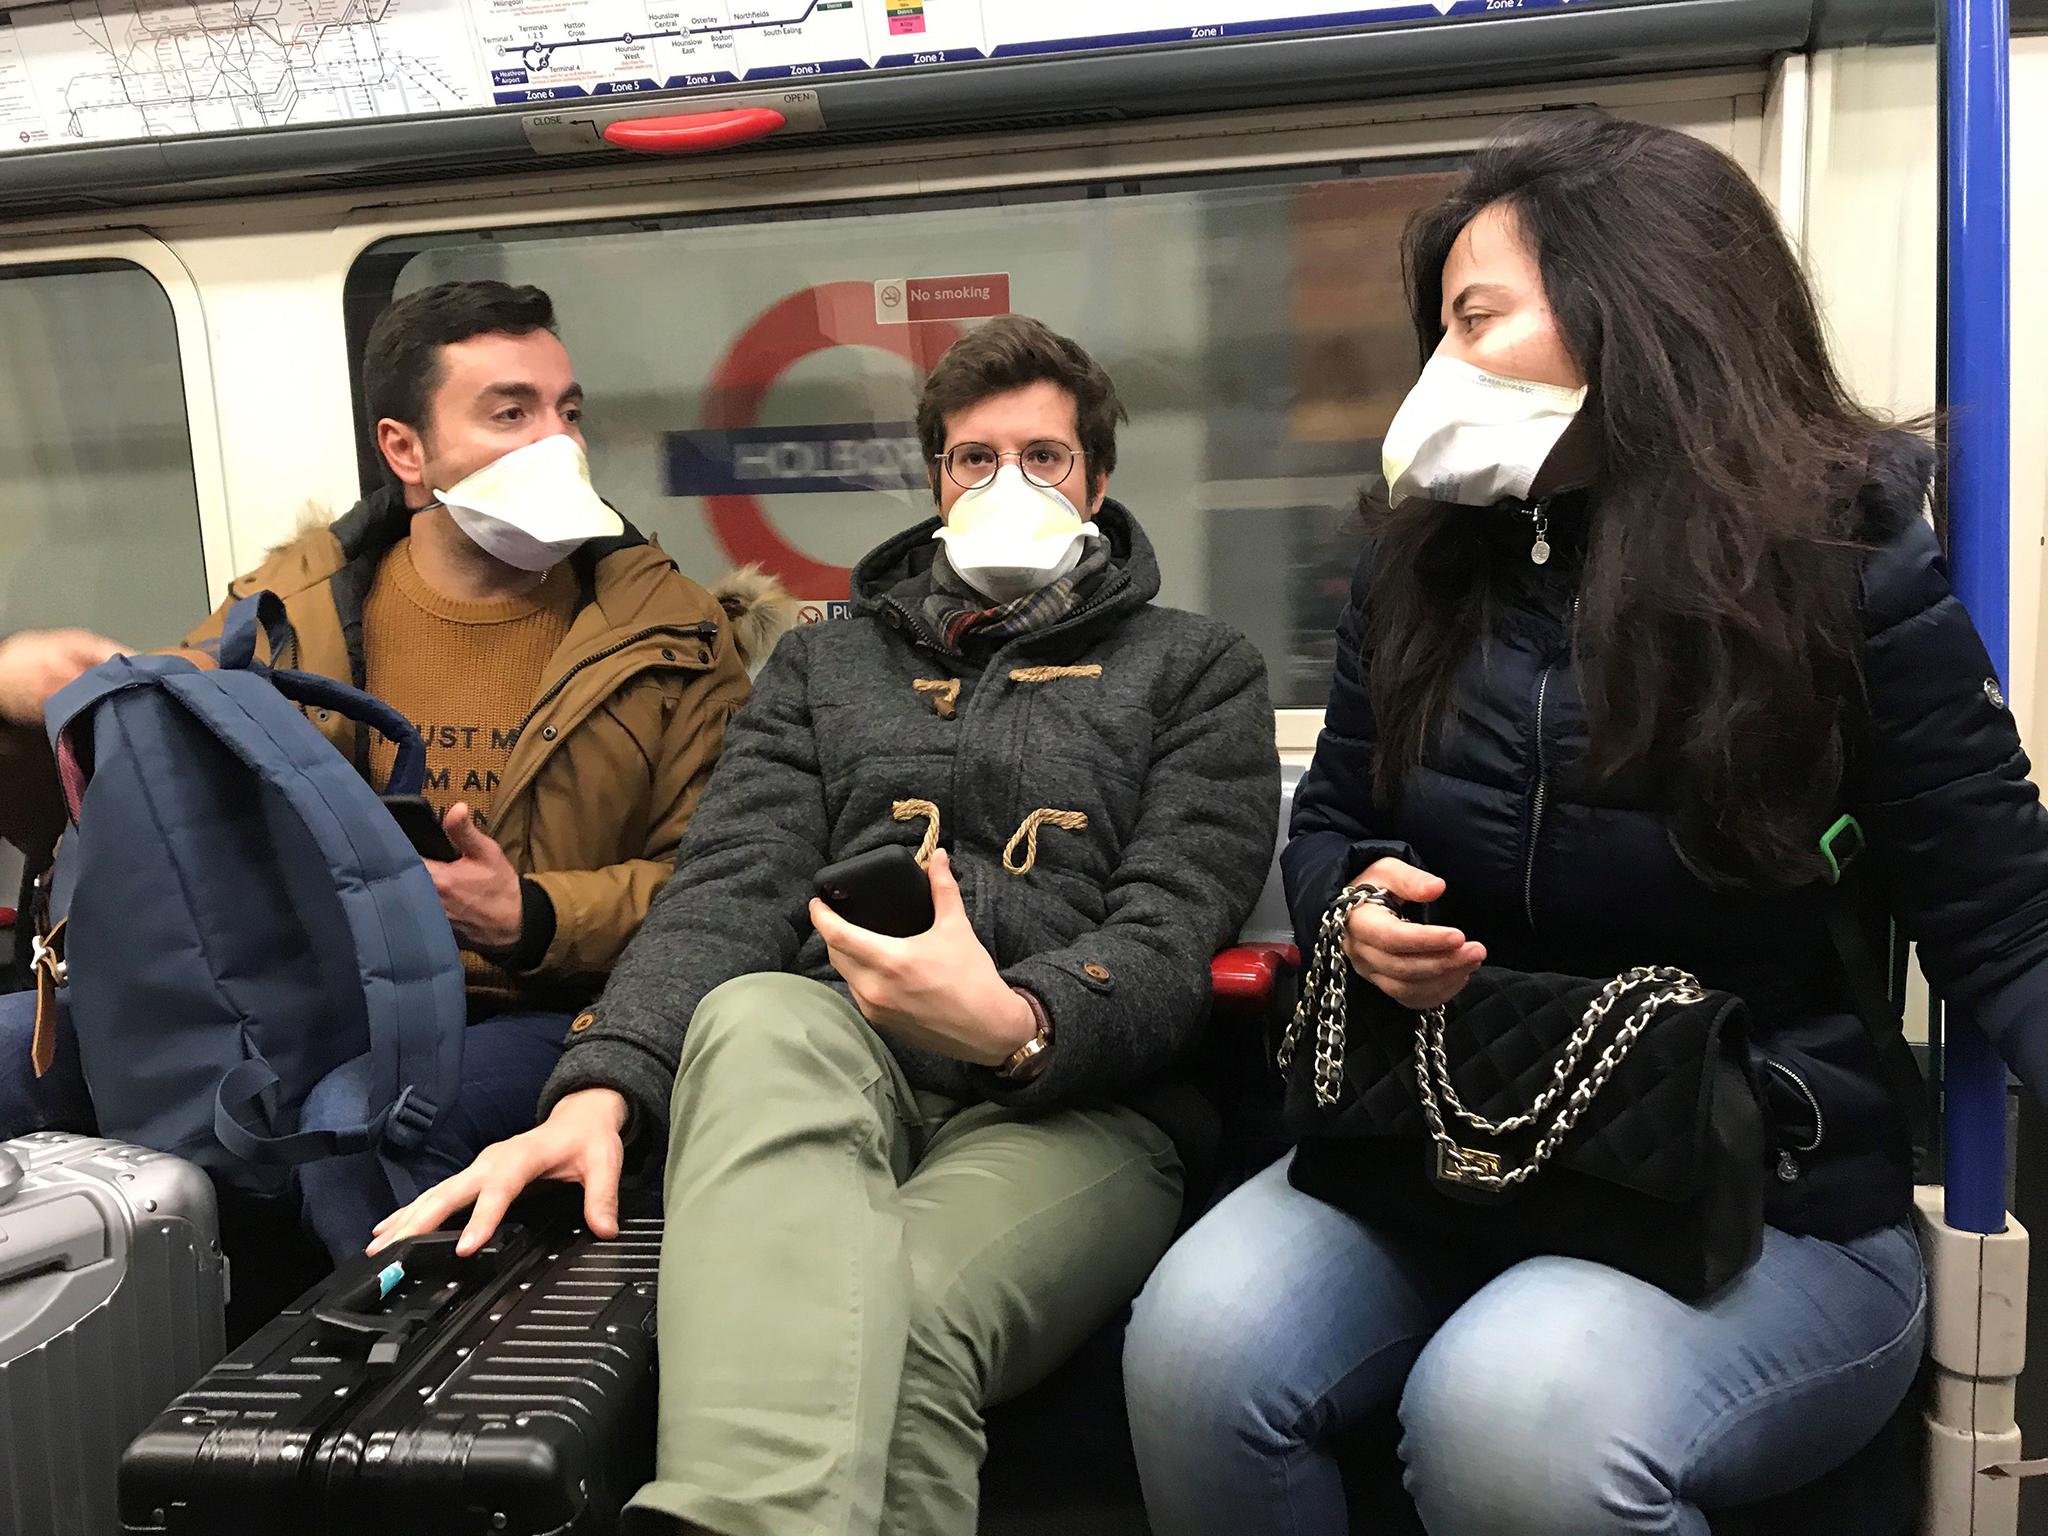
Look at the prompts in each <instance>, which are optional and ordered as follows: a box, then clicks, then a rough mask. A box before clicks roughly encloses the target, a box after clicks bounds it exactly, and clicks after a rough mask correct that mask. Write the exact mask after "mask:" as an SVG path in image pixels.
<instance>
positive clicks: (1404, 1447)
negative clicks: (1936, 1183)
mask: <svg viewBox="0 0 2048 1536" xmlns="http://www.w3.org/2000/svg"><path fill="white" fill-rule="evenodd" d="M1926 1305H1927V1304H1926V1285H1925V1281H1924V1277H1923V1275H1922V1271H1921V1264H1920V1253H1919V1249H1918V1247H1917V1245H1916V1244H1915V1243H1914V1241H1913V1237H1912V1234H1911V1232H1910V1231H1908V1230H1907V1229H1906V1228H1905V1227H1903V1226H1900V1227H1890V1228H1883V1229H1880V1230H1878V1231H1875V1232H1871V1233H1868V1234H1866V1235H1865V1236H1863V1237H1860V1238H1857V1239H1856V1240H1855V1241H1853V1242H1848V1243H1829V1242H1823V1241H1821V1240H1820V1239H1818V1238H1810V1237H1794V1236H1791V1235H1790V1234H1787V1233H1784V1232H1779V1231H1777V1230H1775V1229H1766V1231H1765V1234H1764V1248H1763V1255H1762V1257H1761V1258H1759V1259H1758V1261H1757V1262H1756V1264H1755V1265H1754V1266H1753V1267H1751V1268H1750V1269H1749V1270H1747V1271H1745V1272H1744V1273H1743V1274H1742V1275H1741V1276H1740V1277H1739V1278H1737V1279H1736V1280H1734V1281H1733V1282H1731V1283H1730V1284H1729V1285H1727V1286H1726V1287H1724V1288H1723V1289H1722V1290H1721V1291H1720V1292H1718V1293H1717V1294H1716V1295H1714V1296H1712V1297H1709V1298H1708V1299H1707V1300H1705V1301H1702V1302H1697V1303H1692V1302H1684V1301H1679V1300H1677V1299H1676V1298H1674V1297H1672V1296H1670V1295H1668V1294H1666V1293H1665V1292H1663V1291H1661V1290H1658V1289H1657V1288H1656V1287H1654V1286H1651V1285H1647V1284H1645V1283H1644V1282H1642V1281H1640V1280H1635V1279H1632V1278H1630V1277H1629V1276H1627V1275H1624V1274H1622V1273H1621V1272H1620V1271H1618V1270H1614V1269H1609V1268H1607V1267H1605V1266H1604V1265H1599V1264H1590V1263H1586V1262H1583V1261H1580V1260H1576V1259H1559V1258H1543V1259H1531V1260H1528V1261H1526V1262H1524V1263H1521V1264H1517V1265H1515V1266H1514V1267H1513V1268H1511V1269H1509V1270H1508V1271H1506V1273H1504V1274H1491V1273H1480V1274H1474V1273H1472V1272H1471V1271H1469V1270H1467V1271H1464V1272H1460V1271H1459V1270H1458V1269H1457V1267H1456V1266H1454V1265H1452V1264H1450V1263H1448V1262H1447V1261H1446V1260H1445V1258H1444V1256H1443V1255H1442V1254H1441V1253H1437V1252H1432V1251H1431V1250H1430V1249H1429V1248H1428V1247H1427V1246H1425V1245H1419V1244H1414V1243H1409V1242H1406V1241H1398V1240H1395V1239H1393V1238H1391V1237H1388V1236H1384V1235H1382V1234H1379V1233H1376V1232H1374V1231H1373V1230H1372V1229H1371V1228H1369V1227H1367V1226H1366V1225H1364V1224H1363V1223H1361V1222H1359V1221H1357V1220H1355V1219H1353V1218H1352V1217H1350V1216H1347V1215H1345V1214H1344V1213H1343V1212H1341V1211H1339V1210H1337V1209H1336V1208H1335V1207H1333V1206H1329V1205H1326V1204H1324V1203H1323V1202H1321V1201H1319V1200H1315V1199H1312V1198H1311V1197H1310V1196H1308V1195H1304V1194H1302V1193H1301V1192H1300V1191H1298V1190H1296V1189H1295V1188H1294V1187H1293V1186H1292V1185H1290V1184H1289V1183H1288V1182H1287V1166H1286V1160H1285V1159H1282V1160H1281V1161H1280V1162H1279V1163H1276V1164H1275V1165H1273V1166H1272V1167H1271V1168H1268V1169H1267V1170H1266V1171H1265V1172H1264V1173H1262V1174H1260V1175H1258V1177H1256V1178H1254V1179H1253V1180H1251V1182H1249V1183H1248V1184H1246V1185H1244V1186H1243V1187H1242V1188H1240V1189H1238V1190H1236V1191H1235V1192H1233V1193H1232V1194H1231V1195H1230V1196H1229V1197H1228V1198H1226V1199H1225V1200H1223V1201H1222V1202H1221V1203H1220V1204H1219V1205H1218V1206H1217V1207H1216V1209H1215V1210H1213V1211H1211V1212H1210V1213H1209V1214H1208V1215H1207V1216H1206V1217H1204V1218H1203V1219H1202V1220H1201V1221H1200V1222H1198V1223H1196V1225H1195V1226H1194V1228H1193V1229H1192V1230H1191V1231H1189V1232H1188V1233H1187V1235H1186V1236H1184V1237H1183V1238H1182V1239H1181V1240H1180V1242H1179V1243H1177V1244H1176V1245H1175V1246H1174V1247H1173V1249H1172V1251H1170V1252H1169V1253H1168V1254H1167V1256H1166V1258H1165V1259H1164V1260H1163V1261H1162V1262H1161V1263H1160V1265H1159V1268H1158V1269H1157V1270H1156V1271H1155V1272H1154V1273H1153V1275H1152V1279H1151V1282H1150V1283H1149V1284H1148V1285H1147V1286H1146V1288H1145V1292H1144V1295H1143V1296H1141V1297H1140V1298H1139V1300H1138V1304H1137V1310H1136V1315H1135V1317H1134V1318H1133V1320H1132V1324H1131V1329H1130V1334H1129V1337H1128V1341H1127V1343H1126V1346H1125V1354H1124V1380H1125V1385H1126V1388H1127V1390H1128V1394H1129V1399H1130V1415H1131V1433H1132V1438H1133V1440H1134V1442H1135V1444H1136V1447H1137V1453H1138V1466H1139V1472H1140V1475H1141V1476H1142V1478H1143V1481H1144V1485H1145V1507H1146V1512H1147V1514H1148V1516H1149V1517H1150V1520H1151V1523H1152V1529H1153V1530H1154V1532H1155V1533H1157V1536H1204V1533H1209V1532H1215V1533H1219V1536H1220V1533H1224V1532H1228V1533H1230V1536H1260V1533H1263V1532H1273V1533H1276V1536H1277V1533H1283V1532H1284V1533H1287V1536H1344V1533H1345V1532H1346V1531H1347V1530H1348V1529H1349V1527H1348V1525H1347V1523H1346V1511H1345V1504H1344V1491H1343V1487H1342V1485H1341V1482H1340V1479H1339V1474H1338V1467H1337V1463H1336V1460H1335V1458H1334V1456H1333V1455H1332V1454H1331V1451H1330V1448H1329V1447H1330V1441H1331V1437H1332V1435H1333V1434H1334V1433H1335V1432H1336V1431H1338V1430H1340V1429H1342V1428H1344V1427H1345V1426H1346V1425H1349V1424H1352V1423H1355V1422H1357V1421H1358V1420H1359V1419H1360V1418H1361V1417H1363V1416H1364V1415H1366V1414H1367V1413H1369V1412H1371V1411H1372V1410H1374V1409H1376V1408H1383V1407H1385V1406H1386V1405H1387V1404H1389V1403H1392V1402H1394V1401H1396V1399H1397V1398H1398V1401H1399V1407H1400V1417H1401V1425H1402V1430H1403V1438H1402V1441H1401V1458H1402V1461H1403V1462H1404V1464H1405V1467H1406V1471H1405V1481H1406V1485H1407V1488H1408V1491H1409V1492H1410V1493H1411V1494H1412V1495H1413V1496H1414V1498H1415V1503H1416V1507H1417V1509H1418V1510H1419V1512H1420V1513H1421V1516H1422V1522H1423V1524H1424V1525H1425V1526H1426V1527H1427V1528H1428V1529H1429V1531H1430V1532H1431V1536H1623V1533H1626V1536H1651V1533H1655V1536H1705V1533H1706V1530H1707V1522H1706V1517H1705V1516H1704V1515H1703V1514H1702V1513H1701V1507H1702V1506H1705V1507H1706V1508H1710V1509H1711V1508H1719V1507H1723V1506H1733V1505H1740V1504H1746V1503H1750V1502H1753V1501H1756V1500H1760V1499H1765V1498H1769V1497H1771V1496H1773V1495H1775V1494H1777V1493H1780V1492H1783V1491H1786V1490H1788V1489H1790V1488H1793V1487H1796V1486H1798V1485H1799V1484H1801V1483H1804V1482H1807V1481H1809V1480H1811V1479H1812V1478H1814V1477H1816V1476H1818V1475H1820V1474H1821V1473H1823V1472H1825V1471H1827V1470H1828V1469H1830V1468H1832V1467H1834V1466H1836V1465H1839V1464H1840V1463H1841V1462H1842V1461H1844V1460H1846V1459H1847V1458H1848V1457H1849V1456H1851V1455H1853V1454H1854V1453H1855V1452H1856V1451H1857V1450H1858V1449H1860V1448H1861V1447H1862V1446H1863V1445H1864V1444H1865V1443H1866V1442H1867V1441H1868V1440H1869V1439H1870V1438H1871V1437H1872V1436H1874V1435H1875V1434H1876V1433H1877V1431H1878V1429H1879V1428H1881V1427H1882V1426H1883V1424H1884V1422H1885V1420H1886V1419H1887V1418H1889V1417H1890V1415H1891V1414H1892V1412H1893V1410H1894V1409H1895V1408H1896V1407H1897V1406H1898V1404H1899V1402H1900V1401H1901V1400H1902V1399H1903V1398H1904V1396H1905V1394H1906V1391H1907V1388H1908V1387H1909V1386H1910V1385H1911V1384H1912V1380H1913V1376H1914V1373H1915V1371H1916V1370H1917V1369H1918V1367H1919V1363H1920V1354H1921V1347H1922V1341H1923V1338H1924V1335H1925V1331H1926Z"/></svg>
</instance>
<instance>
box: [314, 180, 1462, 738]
mask: <svg viewBox="0 0 2048 1536" xmlns="http://www.w3.org/2000/svg"><path fill="white" fill-rule="evenodd" d="M1451 164H1452V162H1450V161H1448V160H1445V159H1436V160H1428V161H1413V160H1411V161H1405V162H1399V163H1391V162H1385V161H1375V162H1364V163H1350V164H1345V165H1338V166H1323V167H1316V168H1307V169H1303V168H1292V169H1289V168H1276V169H1272V170H1261V171H1257V172H1252V173H1231V174H1228V175H1214V176H1206V177H1188V176H1178V177H1174V178H1170V179H1158V180H1142V179H1140V180H1130V181H1116V182H1101V183H1091V184H1083V185H1062V186H1056V187H1040V188H1030V189H1024V190H1018V189H1003V190H990V191H986V192H979V193H969V194H964V195H948V196H945V197H926V198H916V199H890V200H873V201H865V202H858V203H839V204H831V205H826V206H811V207H780V208H770V209H747V210H731V211H719V212H716V213H712V214H709V215H705V214H691V215H685V216H674V217H647V218H637V219H632V220H620V221H615V222H605V223H588V224H579V225H560V224H557V225H539V226H534V227H524V228H510V229H496V230H488V231H476V232H471V233H459V234H433V235H421V236H407V237H402V238H398V239H394V240H387V241H385V242H382V243H380V244H379V245H376V246H374V247H372V248H371V249H370V250H369V251H367V252H366V253H364V255H363V256H362V257H361V258H360V259H359V260H358V261H357V263H356V265H355V267H354V269H353V270H352V271H351V273H350V276H349V282H348V294H347V303H348V310H349V328H350V336H351V341H352V343H353V346H354V347H355V349H356V356H357V358H358V359H360V349H361V347H362V343H363V339H364V336H365V333H366V332H367V329H368V326H369V323H370V320H371V319H372V318H374V316H375V314H376V313H377V311H378V310H379V309H381V308H382V307H383V305H384V304H386V303H387V302H389V300H390V299H391V298H392V297H393V296H395V295H398V294H403V293H407V292H411V291H413V290H415V289H418V288H422V287H425V286H428V285H430V284H433V283H437V282H442V281H446V280H448V279H452V278H484V277H491V278H499V279H503V280H505V281H508V282H515V283H536V284H538V285H540V286H541V287H543V288H545V289H547V290H548V291H549V292H550V293H551V294H552V295H553V297H554V300H555V304H556V308H557V313H558V316H559V319H560V323H561V328H562V334H563V337H564V339H565V340H566V341H567V342H568V343H569V347H570V351H571V353H572V355H573V356H574V358H575V360H576V366H577V370H578V373H579V375H580V376H581V378H582V381H583V383H584V384H585V386H586V387H587V388H588V390H589V392H590V405H589V411H588V415H587V417H586V422H585V425H586V430H587V432H588V435H589V440H590V446H591V457H592V466H593V470H594V473H595V476H596V479H597V483H598V486H599V488H600V489H601V490H602V491H604V492H605V493H606V494H607V495H608V496H610V497H611V498H612V499H613V500H614V501H615V502H616V503H617V504H618V505H619V506H620V507H621V509H622V510H624V511H625V512H626V514H627V515H628V516H629V517H631V518H632V519H634V520H635V521H636V522H637V523H639V524H640V525H641V526H642V527H643V528H645V529H647V530H649V531H651V532H654V533H656V534H657V535H658V536H659V537H660V539H661V541H662V543H663V545H664V546H665V547H666V548H668V549H669V550H671V551H672V552H674V553H675V554H676V555H677V557H678V559H679V560H680V562H681V563H682V565H683V568H684V569H685V570H687V571H689V572H690V573H691V574H693V575H696V576H699V577H700V578H703V577H708V576H710V575H713V574H715V573H716V571H717V570H718V569H719V568H722V567H723V566H725V565H727V564H730V563H733V562H736V561H746V560H759V561H761V562H763V563H764V564H765V565H767V566H768V567H769V568H770V569H772V570H774V571H776V572H777V573H778V574H780V575H781V576H783V577H784V579H785V580H786V581H787V582H788V583H789V584H790V586H791V587H792V589H793V590H794V591H795V592H796V594H797V595H798V596H799V597H801V598H803V599H804V600H805V601H806V603H807V604H810V605H811V606H812V609H813V613H812V615H811V616H829V614H830V613H831V611H832V609H831V604H832V602H833V600H835V599H844V598H845V597H846V594H847V571H846V567H847V566H848V565H849V564H850V563H851V562H852V561H854V560H855V559H857V558H858V557H859V555H860V554H861V553H862V552H863V551H864V550H866V549H868V548H869V547H871V546H872V545H874V544H875V543H877V542H879V541H880V540H881V539H882V538H884V537H885V536H887V535H888V534H889V533H891V532H893V531H895V530H896V529H899V528H902V527H904V526H906V525H907V524H909V523H912V522H915V521H917V520H919V519H921V518H923V517H925V516H927V515H929V512H930V505H931V503H930V493H929V490H928V489H927V488H926V485H925V480H924V469H923V465H922V463H921V460H920V457H919V452H918V448H917V443H916V440H915V435H914V433H913V432H912V430H911V428H910V425H909V423H910V421H911V419H912V416H913V414H914V407H915V402H916V391H917V382H918V378H919V377H920V374H921V370H922V368H923V367H924V366H928V365H929V364H930V363H931V362H932V361H933V360H935V359H936V357H937V356H938V354H939V353H940V352H942V351H943V350H944V349H945V347H946V345H947V344H948V343H949V342H950V341H951V340H952V339H953V338H954V337H956V336H957V335H959V334H960V332H961V329H962V328H963V327H966V326H971V325H973V324H974V323H975V321H976V319H978V318H980V317H984V316H987V315H991V314H998V313H1002V312H1004V311H1006V310H1015V311H1017V312H1020V313H1025V314H1032V315H1036V316H1038V317H1039V318H1041V319H1043V320H1045V321H1046V322H1048V323H1049V324H1051V325H1052V326H1054V327H1055V328H1056V329H1059V330H1063V331H1065V332H1067V333H1069V334H1071V335H1073V336H1074V337H1075V338H1077V339H1078V340H1079V341H1081V342H1082V344H1083V345H1085V346H1087V347H1088V348H1089V349H1090V350H1091V351H1092V352H1094V353H1095V355H1096V356H1097V357H1098V358H1099V359H1101V361H1102V362H1103V363H1104V365H1105V366H1106V367H1107V368H1108V369H1109V370H1110V372H1111V374H1112V375H1113V376H1114V377H1115V379H1116V382H1117V385H1118V387H1119V389H1120V391H1121V392H1122V394H1123V396H1124V399H1125V401H1126V403H1127V404H1128V406H1129V408H1130V412H1131V423H1130V425H1129V426H1128V427H1127V428H1126V429H1125V430H1124V432H1123V434H1122V436H1121V438H1120V462H1119V464H1118V468H1117V471H1116V475H1115V479H1114V482H1113V484H1112V487H1111V494H1112V495H1114V496H1116V497H1118V498H1119V499H1120V500H1122V501H1124V502H1125V503H1126V504H1127V505H1128V506H1129V507H1130V508H1131V509H1132V510H1133V511H1134V512H1135V513H1136V514H1137V516H1138V517H1139V519H1140V520H1141V521H1142V522H1143V524H1144V525H1145V527H1146V529H1147V531H1148V532H1149V533H1150V535H1151V538H1152V541H1153V543H1154V545H1155V546H1156V547H1157V549H1158V552H1159V558H1160V564H1161V566H1162V568H1163V573H1164V593H1163V599H1164V600H1165V601H1167V602H1170V603H1175V604H1178V605H1181V606H1184V607H1190V608H1196V609H1201V610H1204V611H1206V612H1209V613H1213V614H1217V615H1219V616H1221V617H1223V618H1226V619H1228V620H1230V621H1231V622H1233V623H1235V624H1237V625H1238V626H1239V627H1241V628H1242V629H1244V630H1245V631H1246V632H1247V633H1248V634H1250V635H1251V636H1252V637H1253V638H1254V639H1255V640H1256V641H1257V642H1258V644H1259V645H1260V646H1261V648H1262V649H1263V650H1264V652H1265V654H1266V656H1267V658H1268V660H1269V662H1270V664H1271V670H1272V679H1273V693H1274V702H1275V703H1276V704H1277V705H1279V706H1282V707H1287V706H1302V707H1309V708H1319V707H1320V706H1321V704H1322V702H1323V696H1324V693H1325V691H1326V687H1327V683H1328V677H1329V670H1330V665H1331V654H1332V638H1331V636H1332V627H1333V625H1334V622H1335V619H1336V616H1337V612H1338V610H1339V608H1340V606H1341V604H1342V601H1343V596H1344V591H1345V586H1346V581H1347V578H1348V576H1349V574H1350V569H1351V565H1352V562H1353V560H1354V558H1355V555H1356V551H1357V521H1356V515H1355V512H1354V510H1353V502H1354V498H1355V495H1356V491H1357V488H1358V486H1359V484H1360V483H1361V482H1362V481H1363V480H1364V479H1365V478H1366V477H1367V476H1369V475H1370V474H1372V473H1373V472H1375V471H1376V469H1377V465H1378V459H1379V452H1378V445H1379V437H1380V433H1381V431H1382V430H1383V429H1384V427H1385V425H1386V423H1387V421H1388V419H1389V418H1390V417H1391V416H1392V414H1393V411H1394V409H1395V407H1396V406H1397V405H1398V404H1399V402H1400V399H1401V396H1402V395H1403V393H1404V392H1405V391H1406V389H1407V388H1408V385H1409V384H1410V383H1411V382H1412V380H1413V378H1414V376H1415V372H1416V368H1417V358H1416V349H1415V342H1414V339H1413V335H1412V332H1411V331H1410V328H1409V323H1408V319H1407V313H1406V307H1405V305H1404V303H1403V300H1402V297H1401V278H1400V256H1399V236H1400V231H1401V226H1402V224H1403V222H1404V221H1405V220H1406V218H1407V217H1408V215H1409V213H1410V212H1411V211H1413V210H1414V209H1415V208H1416V207H1418V206H1419V205H1421V204H1423V203H1425V202H1427V201H1428V200H1430V199H1432V198H1433V197H1435V196H1437V195H1438V194H1439V193H1440V192H1441V190H1442V189H1443V187H1444V186H1445V185H1446V184H1447V182H1448V179H1449V175H1450V168H1451ZM369 453H370V449H369V447H368V442H367V436H366V437H365V439H364V454H365V462H364V473H365V480H366V483H370V482H371V480H372V479H373V478H374V474H375V465H374V461H373V460H371V459H370V458H369V457H368V455H369Z"/></svg>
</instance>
